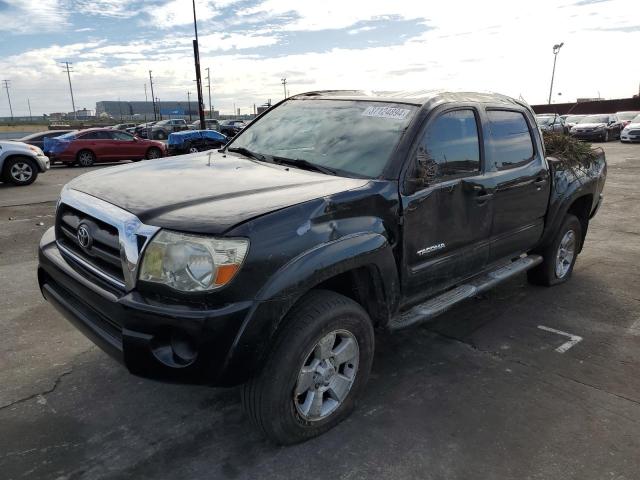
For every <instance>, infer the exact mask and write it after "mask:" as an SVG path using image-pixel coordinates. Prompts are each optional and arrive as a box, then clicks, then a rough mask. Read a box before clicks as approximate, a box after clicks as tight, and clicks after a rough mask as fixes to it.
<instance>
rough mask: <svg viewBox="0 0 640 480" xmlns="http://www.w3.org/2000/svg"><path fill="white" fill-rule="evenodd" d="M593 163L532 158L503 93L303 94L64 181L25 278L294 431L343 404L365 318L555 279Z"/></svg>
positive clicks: (110, 344) (97, 337) (157, 361)
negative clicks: (165, 150)
mask: <svg viewBox="0 0 640 480" xmlns="http://www.w3.org/2000/svg"><path fill="white" fill-rule="evenodd" d="M605 176H606V163H605V158H604V154H603V153H598V154H594V156H593V157H592V158H590V159H589V160H588V161H586V162H585V163H584V164H583V165H580V167H579V168H573V167H568V166H566V165H565V163H563V162H561V161H558V160H556V159H553V158H546V156H545V146H544V144H543V141H542V138H541V134H540V131H539V129H538V127H537V125H536V120H535V115H534V113H533V111H532V110H531V109H530V108H529V107H528V106H527V105H526V104H525V103H523V102H520V101H518V100H515V99H512V98H509V97H506V96H502V95H497V94H480V93H446V92H440V93H429V94H424V95H422V96H420V95H411V94H408V93H395V94H391V93H390V94H386V95H385V96H377V95H372V94H364V93H361V92H358V91H317V92H309V93H306V94H302V95H297V96H294V97H291V98H289V99H287V100H284V101H282V102H281V103H279V104H278V105H276V106H275V107H274V108H272V109H270V110H268V111H267V112H265V113H263V114H262V115H261V116H259V117H258V118H257V119H256V120H255V121H254V122H252V123H251V124H250V125H249V126H248V127H247V128H245V129H244V130H243V131H242V132H241V133H240V134H239V135H238V136H237V137H236V138H235V139H234V140H232V141H231V142H230V143H229V144H228V145H227V146H225V147H224V148H223V149H221V150H219V151H212V152H207V153H203V154H194V155H191V156H189V157H182V158H176V159H173V158H170V159H162V160H159V161H157V162H142V163H141V164H135V165H124V166H117V167H113V168H108V169H101V170H99V171H96V172H92V173H89V174H86V175H82V176H80V177H78V178H76V179H74V180H73V181H71V182H70V183H68V184H67V185H66V186H65V187H64V188H63V190H62V193H61V196H60V200H59V202H58V205H57V210H56V219H55V226H54V227H52V228H51V229H49V230H48V231H47V232H46V233H45V235H44V236H43V238H42V241H41V243H40V252H39V267H38V279H39V283H40V288H41V291H42V293H43V294H44V297H45V298H46V299H47V300H48V301H49V302H51V304H53V305H54V306H55V307H56V308H57V309H58V310H59V311H60V312H61V313H62V314H63V315H64V316H66V317H67V318H68V319H69V320H70V321H71V322H72V323H73V324H75V325H76V327H77V328H79V329H80V330H81V331H83V332H84V333H85V334H86V335H87V336H88V337H89V338H90V339H91V340H92V341H94V342H95V343H96V344H98V345H99V346H100V347H102V348H103V349H104V350H105V351H106V352H108V353H109V354H111V355H112V356H113V357H115V358H116V359H118V360H119V361H120V362H122V363H123V364H124V365H125V366H126V368H127V369H128V370H129V372H131V373H132V374H135V375H140V376H144V377H149V378H154V379H160V380H166V381H172V382H185V383H205V384H210V385H214V386H233V385H238V384H242V385H243V387H242V389H241V390H242V404H243V408H244V410H245V412H246V413H247V416H248V417H249V418H250V419H251V421H252V422H253V423H254V424H255V425H256V426H257V427H258V428H259V429H260V430H261V431H262V432H263V433H264V434H265V435H266V436H267V437H268V438H269V439H271V440H272V441H274V442H276V443H280V444H289V443H295V442H300V441H303V440H305V439H308V438H311V437H314V436H316V435H319V434H321V433H322V432H325V431H327V430H328V429H330V428H332V427H333V426H335V425H336V424H338V423H339V422H340V421H341V420H343V419H344V418H345V417H346V416H347V415H348V414H349V413H350V411H351V410H352V409H353V407H354V404H355V401H356V399H357V398H358V396H359V395H361V394H362V392H363V390H364V389H365V385H366V383H367V378H368V376H369V372H370V370H371V365H372V362H373V357H374V333H378V334H382V333H384V332H392V331H396V330H400V329H404V328H409V327H413V326H415V325H418V324H420V323H422V322H425V321H428V320H429V319H432V318H434V317H435V316H437V315H439V314H441V313H443V312H445V311H447V310H449V309H450V308H451V307H453V306H454V305H456V304H458V303H459V302H462V301H464V300H466V299H469V298H471V297H473V296H475V295H477V294H478V293H480V292H483V291H485V290H487V289H489V288H493V287H495V286H497V285H499V284H500V283H501V282H504V281H505V280H507V279H509V278H512V277H513V276H515V275H519V274H521V273H523V272H525V271H526V273H527V275H528V278H529V280H530V281H531V282H534V283H536V284H543V285H555V284H558V283H562V282H565V281H566V280H568V279H569V277H570V276H571V273H572V270H573V267H574V264H575V261H576V258H577V256H578V254H579V253H580V251H581V249H582V246H583V244H584V240H585V236H586V234H587V228H588V226H589V221H590V219H591V218H592V217H593V216H594V214H595V213H596V211H597V209H598V207H599V205H600V204H601V202H602V190H603V186H604V182H605Z"/></svg>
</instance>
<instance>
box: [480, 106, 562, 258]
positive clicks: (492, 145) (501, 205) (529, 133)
mask: <svg viewBox="0 0 640 480" xmlns="http://www.w3.org/2000/svg"><path fill="white" fill-rule="evenodd" d="M535 125H536V124H535V122H534V119H533V117H532V116H531V115H530V114H528V113H527V112H526V111H525V110H524V109H518V108H513V109H511V108H487V110H486V128H485V131H486V137H485V139H486V146H487V162H488V166H489V167H490V168H491V169H492V170H493V172H492V174H491V175H490V178H491V180H492V183H493V186H494V192H493V194H494V196H493V208H494V213H493V226H492V229H491V254H490V260H491V261H497V260H500V259H503V258H505V257H510V256H513V255H518V254H520V253H522V252H526V251H527V250H529V249H530V248H532V247H533V246H534V245H535V244H536V242H537V241H538V239H539V238H540V236H541V235H542V230H543V228H544V217H545V215H546V213H547V206H548V202H549V188H550V187H549V185H550V182H549V170H548V167H547V164H546V160H545V159H544V153H543V150H542V144H541V143H540V141H539V140H537V139H539V136H538V134H537V127H536V126H535ZM534 129H535V130H534Z"/></svg>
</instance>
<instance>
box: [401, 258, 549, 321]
mask: <svg viewBox="0 0 640 480" xmlns="http://www.w3.org/2000/svg"><path fill="white" fill-rule="evenodd" d="M540 263H542V257H541V256H540V255H528V256H526V257H520V258H518V259H517V260H515V261H513V262H510V263H508V264H506V265H503V266H501V267H500V268H497V269H496V270H491V271H489V272H486V273H483V274H481V275H478V276H477V277H474V278H472V279H470V280H469V281H468V282H467V283H463V284H462V285H459V286H457V287H455V288H454V289H452V290H448V291H447V292H445V293H443V294H441V295H438V296H437V297H434V298H432V299H430V300H427V301H426V302H424V303H421V304H420V305H416V306H415V307H413V308H411V309H410V310H407V311H406V312H403V313H402V314H400V315H398V316H397V317H396V318H394V319H393V320H392V321H391V322H390V323H389V329H390V330H400V329H403V328H407V327H411V326H413V325H416V324H418V323H422V322H426V321H427V320H431V319H432V318H434V317H437V316H438V315H440V314H442V313H444V312H446V311H447V310H449V309H450V308H452V307H453V306H454V305H456V304H458V303H460V302H462V301H463V300H467V299H469V298H471V297H473V296H475V295H478V294H479V293H482V292H485V291H487V290H489V289H491V288H493V287H495V286H496V285H497V284H499V283H501V282H504V281H505V280H507V279H509V278H511V277H513V276H515V275H517V274H519V273H521V272H524V271H526V270H529V269H530V268H533V267H535V266H536V265H538V264H540Z"/></svg>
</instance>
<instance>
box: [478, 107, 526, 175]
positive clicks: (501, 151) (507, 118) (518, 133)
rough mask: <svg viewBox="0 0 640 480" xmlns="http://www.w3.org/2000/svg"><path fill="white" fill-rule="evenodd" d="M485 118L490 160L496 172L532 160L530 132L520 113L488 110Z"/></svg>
mask: <svg viewBox="0 0 640 480" xmlns="http://www.w3.org/2000/svg"><path fill="white" fill-rule="evenodd" d="M487 117H488V119H489V133H490V135H491V141H490V142H489V153H490V156H491V157H490V158H491V159H492V161H493V162H494V163H495V165H496V167H497V168H498V170H507V169H509V168H515V167H519V166H521V165H525V164H527V163H529V162H530V161H531V160H533V157H534V148H533V140H532V138H531V131H530V130H529V124H528V123H527V120H526V118H525V117H524V115H523V114H522V112H515V111H510V110H488V111H487Z"/></svg>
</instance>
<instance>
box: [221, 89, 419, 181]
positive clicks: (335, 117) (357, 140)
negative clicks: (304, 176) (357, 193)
mask: <svg viewBox="0 0 640 480" xmlns="http://www.w3.org/2000/svg"><path fill="white" fill-rule="evenodd" d="M416 110H417V107H415V106H413V105H404V104H393V103H381V102H368V101H354V100H288V101H287V102H285V103H283V104H282V105H280V106H279V107H277V108H274V109H273V110H271V111H269V112H268V113H266V114H265V116H263V117H262V118H260V120H258V121H257V122H254V123H252V125H251V126H250V127H249V128H246V129H245V130H243V132H242V133H241V134H240V135H239V136H238V137H237V138H236V140H235V141H234V142H233V144H232V145H231V146H232V147H233V148H238V147H244V148H246V149H248V150H251V151H252V152H255V153H259V154H262V155H267V156H278V157H285V158H289V159H299V160H306V161H308V162H310V163H313V164H316V165H320V166H323V167H328V168H330V169H333V170H337V171H342V172H346V173H347V174H354V175H356V176H365V177H377V176H379V175H380V174H381V173H382V171H383V170H384V167H385V166H386V164H387V162H388V160H389V157H390V155H391V152H392V151H393V149H394V147H395V146H396V144H397V143H398V141H399V140H400V137H401V136H402V134H403V132H404V130H405V128H406V127H407V125H408V124H409V121H410V120H411V117H412V116H413V114H414V113H415V112H416Z"/></svg>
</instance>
